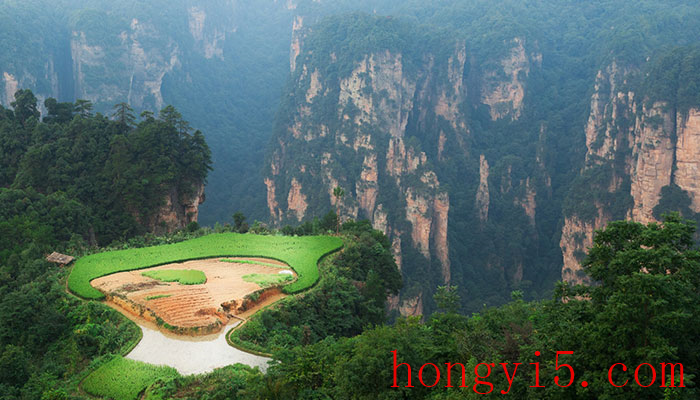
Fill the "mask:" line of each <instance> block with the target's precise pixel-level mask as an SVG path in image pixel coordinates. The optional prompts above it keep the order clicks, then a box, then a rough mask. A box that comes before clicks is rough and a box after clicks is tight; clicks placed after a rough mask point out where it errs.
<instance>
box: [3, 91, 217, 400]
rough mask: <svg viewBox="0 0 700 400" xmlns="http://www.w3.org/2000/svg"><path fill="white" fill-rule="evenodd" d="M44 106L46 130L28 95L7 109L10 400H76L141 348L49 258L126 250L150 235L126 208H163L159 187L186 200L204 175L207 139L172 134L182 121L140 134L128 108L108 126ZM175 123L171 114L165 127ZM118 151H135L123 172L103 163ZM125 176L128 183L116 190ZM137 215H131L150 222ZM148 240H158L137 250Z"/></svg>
mask: <svg viewBox="0 0 700 400" xmlns="http://www.w3.org/2000/svg"><path fill="white" fill-rule="evenodd" d="M46 103H47V107H49V108H50V109H51V112H49V113H48V114H46V115H45V116H44V121H40V118H39V114H38V111H37V104H36V99H35V98H34V96H33V94H32V93H31V92H29V91H26V90H25V91H20V92H19V93H18V96H17V99H16V103H15V107H14V110H9V109H6V108H2V107H0V175H1V177H0V182H1V183H0V397H1V398H3V399H19V398H24V399H41V398H51V399H64V398H67V396H68V395H69V394H70V393H77V385H78V383H79V382H80V380H81V379H83V378H84V377H85V375H86V372H89V370H90V368H91V361H92V360H94V359H99V358H100V357H101V356H103V355H108V354H123V353H125V352H127V351H129V350H130V349H131V348H132V347H133V346H134V345H135V344H136V342H137V341H138V340H139V338H140V331H139V329H138V327H137V326H136V325H134V324H133V323H132V322H130V321H129V320H128V319H126V318H125V317H124V316H122V315H121V314H120V313H118V312H117V311H114V310H112V309H110V308H108V307H106V306H104V305H102V304H99V303H94V302H84V301H82V300H79V299H77V298H76V297H74V296H71V295H69V294H68V293H66V278H67V273H66V270H65V269H62V268H59V267H57V266H56V265H55V264H50V263H48V262H47V261H45V260H44V259H43V258H44V257H45V255H47V254H49V253H51V252H52V251H59V252H64V253H68V254H72V255H76V256H80V255H82V254H84V253H86V252H89V251H94V250H93V248H91V247H89V246H90V245H91V244H92V245H96V244H98V243H99V244H102V245H106V244H109V243H110V242H112V240H113V239H119V240H120V241H122V240H131V239H132V236H133V235H134V234H136V233H137V232H143V229H144V227H143V226H142V225H140V224H138V223H136V222H135V219H134V217H133V216H132V215H130V214H129V212H127V210H126V207H127V206H128V205H129V200H128V199H129V198H131V200H134V199H137V198H139V197H142V200H143V201H144V202H149V201H151V202H152V204H151V205H157V204H159V201H160V199H157V197H158V196H160V195H162V194H163V193H165V191H166V190H167V189H166V188H164V187H162V186H160V185H161V184H162V185H182V186H180V187H181V188H182V189H186V187H187V186H189V185H190V184H191V183H192V181H191V180H193V179H195V180H197V179H198V180H203V179H204V176H205V175H206V172H207V168H208V167H207V166H208V150H207V148H206V144H205V143H204V142H203V137H202V135H201V134H198V133H195V134H194V135H191V134H190V133H189V131H188V132H184V133H181V132H178V131H177V130H175V128H174V126H173V123H174V122H175V121H179V122H184V121H183V120H182V119H181V118H180V117H178V118H176V119H175V120H171V121H170V122H166V120H165V119H161V118H159V119H155V118H153V117H147V118H144V119H143V120H142V121H141V122H139V123H138V124H134V120H133V119H132V118H131V113H130V112H129V109H128V106H126V105H122V106H121V107H119V108H118V109H117V110H115V111H119V109H121V111H126V113H122V117H125V118H119V117H117V118H116V119H109V118H107V117H105V116H103V115H101V114H95V115H92V114H91V112H90V111H89V106H90V105H89V103H86V102H78V103H57V102H54V101H52V100H51V99H49V100H47V102H46ZM175 113H176V112H175V110H174V109H168V110H166V111H165V113H163V114H161V116H162V118H165V117H166V116H167V115H171V116H175V115H177V114H175ZM118 143H121V144H123V145H125V146H129V147H128V148H129V149H131V150H132V151H133V152H134V153H133V154H126V156H128V158H126V159H124V160H123V161H126V160H132V161H134V162H133V163H132V164H131V165H129V164H128V163H127V164H122V165H121V166H120V168H122V169H121V170H114V169H111V168H109V167H108V164H110V163H117V161H118V160H117V158H116V154H119V153H118V152H117V149H116V144H118ZM112 145H115V147H112ZM132 157H139V158H138V159H136V158H132ZM136 160H138V162H137V161H136ZM188 163H191V165H188ZM189 166H191V167H193V168H192V169H190V168H188V167H189ZM120 171H121V172H122V174H123V173H126V174H127V175H122V176H121V177H120V178H122V177H123V178H124V179H125V180H119V179H116V180H114V179H113V178H116V177H115V176H114V175H113V174H115V173H118V172H120ZM135 176H138V180H136V179H135ZM127 177H128V178H127ZM127 179H128V180H127ZM148 179H150V180H148ZM121 196H125V197H121ZM136 204H137V206H138V207H139V208H137V209H135V210H133V211H137V212H139V213H144V214H147V213H149V212H151V211H152V210H149V209H146V208H141V204H142V203H140V202H137V203H136ZM180 236H181V235H180ZM177 237H179V236H175V237H173V238H170V239H168V240H171V241H172V240H175V239H176V238H177ZM148 240H155V238H153V236H152V235H150V236H147V237H144V238H141V239H139V240H137V241H136V242H134V243H133V245H137V244H138V242H139V241H148ZM158 240H160V239H158ZM158 240H155V241H156V242H157V241H158ZM113 244H114V245H115V246H125V244H124V243H123V242H122V243H121V244H119V243H117V242H114V243H113Z"/></svg>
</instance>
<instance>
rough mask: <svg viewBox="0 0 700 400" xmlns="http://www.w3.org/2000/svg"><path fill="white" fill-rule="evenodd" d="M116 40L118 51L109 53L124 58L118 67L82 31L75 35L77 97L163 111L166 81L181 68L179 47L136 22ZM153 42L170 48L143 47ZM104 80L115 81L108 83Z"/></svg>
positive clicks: (72, 45) (105, 51) (73, 53)
mask: <svg viewBox="0 0 700 400" xmlns="http://www.w3.org/2000/svg"><path fill="white" fill-rule="evenodd" d="M202 23H203V21H202ZM194 27H195V28H196V23H195V26H194ZM195 32H196V31H195ZM117 39H118V41H119V43H120V45H119V47H117V48H110V49H109V52H110V53H112V52H118V53H119V54H121V56H120V57H119V58H117V61H116V63H115V62H114V60H113V56H110V57H108V56H107V49H105V48H104V47H103V45H101V44H100V43H96V42H94V41H92V40H91V39H90V37H89V36H88V35H87V34H86V33H85V32H83V31H74V32H73V34H72V39H71V42H70V47H71V56H72V59H73V75H74V80H75V96H76V97H77V98H83V99H87V100H90V101H92V102H94V103H97V102H98V101H99V102H101V103H107V104H114V103H116V102H119V101H121V100H123V99H126V100H127V102H128V103H129V104H131V105H132V106H133V107H135V108H139V109H142V108H152V109H161V108H162V107H163V106H164V101H163V95H162V92H161V87H162V84H163V77H164V76H165V75H166V74H167V73H169V72H170V71H172V70H173V69H174V68H176V67H177V66H179V65H180V50H179V48H178V45H177V43H175V42H174V41H173V40H172V39H165V38H163V37H161V34H160V33H159V32H158V31H157V30H156V29H155V27H154V26H152V25H151V24H149V23H145V22H141V21H139V20H138V19H136V18H134V19H133V20H132V21H131V24H130V28H129V30H128V31H123V32H121V33H120V34H119V36H118V38H117ZM153 40H164V41H165V42H166V43H167V45H166V46H165V47H149V46H144V45H143V43H148V42H151V41H153ZM104 76H111V77H112V79H109V80H105V79H104Z"/></svg>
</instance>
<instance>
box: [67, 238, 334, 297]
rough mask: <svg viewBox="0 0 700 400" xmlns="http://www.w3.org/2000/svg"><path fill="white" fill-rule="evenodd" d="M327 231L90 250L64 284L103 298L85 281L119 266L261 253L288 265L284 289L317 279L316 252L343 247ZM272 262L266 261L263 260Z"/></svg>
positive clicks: (122, 268) (127, 268) (133, 267)
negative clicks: (293, 276) (292, 276)
mask: <svg viewBox="0 0 700 400" xmlns="http://www.w3.org/2000/svg"><path fill="white" fill-rule="evenodd" d="M342 245H343V242H342V240H341V239H339V238H337V237H332V236H303V237H290V236H264V235H252V234H238V233H220V234H212V235H207V236H203V237H200V238H196V239H192V240H187V241H184V242H180V243H174V244H167V245H162V246H153V247H145V248H139V249H128V250H119V251H111V252H105V253H99V254H93V255H90V256H87V257H83V258H80V259H79V260H77V261H76V263H75V266H74V267H73V270H72V271H71V274H70V276H69V277H68V288H69V289H70V290H71V291H72V292H73V293H75V294H77V295H79V296H81V297H83V298H86V299H96V300H99V299H103V298H104V297H105V296H104V294H103V293H102V292H100V291H99V290H97V289H95V288H94V287H92V286H91V285H90V281H92V280H93V279H96V278H99V277H102V276H105V275H109V274H113V273H116V272H122V271H132V270H136V269H144V268H149V267H153V266H157V265H163V264H168V263H175V262H181V261H185V260H192V259H202V258H210V257H236V256H238V257H265V258H270V259H275V260H280V261H283V262H285V263H286V264H288V265H289V266H290V267H291V268H292V269H293V270H294V271H295V272H296V273H297V275H298V279H297V280H296V281H295V282H293V283H291V284H289V285H287V286H285V288H284V291H285V292H287V293H297V292H299V291H302V290H304V289H307V288H309V287H310V286H311V285H313V284H314V283H316V281H317V280H318V276H319V274H318V266H317V263H318V261H319V259H320V258H321V257H323V256H324V255H326V254H328V253H331V252H333V251H335V250H338V249H339V248H340V247H342ZM264 262H268V263H271V261H264Z"/></svg>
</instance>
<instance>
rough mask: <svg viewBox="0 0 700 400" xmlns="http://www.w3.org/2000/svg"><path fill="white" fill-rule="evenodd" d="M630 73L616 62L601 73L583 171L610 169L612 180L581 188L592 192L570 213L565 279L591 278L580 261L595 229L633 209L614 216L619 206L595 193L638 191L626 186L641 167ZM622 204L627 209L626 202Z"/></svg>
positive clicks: (565, 234)
mask: <svg viewBox="0 0 700 400" xmlns="http://www.w3.org/2000/svg"><path fill="white" fill-rule="evenodd" d="M630 73H631V71H629V70H627V69H624V68H621V67H619V66H618V64H617V63H616V62H613V63H611V65H610V66H608V67H607V68H605V69H602V70H600V71H598V74H597V75H596V81H595V87H594V93H593V95H592V96H591V108H590V113H589V116H588V121H587V123H586V126H585V135H586V158H585V165H584V167H583V169H582V170H581V174H586V173H589V171H595V170H597V171H609V172H608V175H607V177H608V179H607V180H604V181H602V182H601V181H597V182H596V183H595V186H584V187H577V188H575V190H580V191H582V192H586V195H585V196H584V197H586V198H587V199H586V200H585V204H581V205H579V206H578V207H577V208H578V210H576V212H574V213H571V214H570V215H565V219H564V226H563V228H562V234H561V238H560V241H559V246H560V248H561V251H562V261H563V266H562V279H563V280H565V281H567V282H571V283H574V284H576V283H584V282H586V275H585V273H583V271H582V269H581V265H580V263H581V261H582V260H583V257H584V256H585V254H586V253H587V252H588V249H589V248H590V247H591V246H592V245H593V235H594V232H595V231H596V230H597V229H602V228H604V227H605V225H606V224H607V223H608V222H609V221H610V220H612V219H619V218H625V216H626V215H627V214H629V212H627V214H622V215H620V214H617V215H612V214H611V212H610V209H611V208H612V206H613V205H612V204H606V203H605V202H603V201H600V200H598V198H599V197H600V195H598V197H595V196H594V195H593V194H592V193H619V192H625V191H627V193H626V194H625V193H620V194H619V195H618V196H616V197H619V198H624V197H625V196H630V192H631V191H633V190H632V189H630V187H629V186H625V187H623V181H624V177H625V176H629V175H630V174H635V172H633V171H635V170H636V168H635V166H634V164H635V163H634V161H633V154H632V147H634V142H635V137H636V136H637V130H638V123H637V122H635V120H636V114H635V109H636V104H635V95H634V93H633V92H632V91H630V90H629V89H628V88H627V79H628V76H629V75H630ZM646 157H648V156H646V155H642V158H646ZM620 160H622V162H620ZM642 165H644V163H642ZM598 173H599V174H601V173H602V172H598ZM643 175H644V173H642V176H643ZM633 182H634V181H633ZM632 185H633V186H634V185H635V184H634V183H632ZM638 186H639V185H638ZM639 197H641V192H640V195H639ZM582 208H592V209H593V212H592V213H590V214H591V215H587V216H585V217H583V216H582V215H580V209H582ZM622 208H623V210H624V207H622ZM652 208H653V206H652ZM618 212H619V211H618ZM623 212H624V211H623Z"/></svg>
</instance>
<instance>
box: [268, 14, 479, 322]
mask: <svg viewBox="0 0 700 400" xmlns="http://www.w3.org/2000/svg"><path fill="white" fill-rule="evenodd" d="M294 25H295V28H294V34H293V38H302V37H303V36H304V35H305V34H306V33H307V31H305V30H303V29H302V28H301V26H302V20H301V19H300V18H298V19H297V20H296V22H295V24H294ZM302 44H303V43H302V42H301V40H299V41H296V39H295V40H293V43H292V49H291V54H290V61H291V63H292V65H291V68H292V71H295V72H294V73H293V76H294V80H295V85H296V87H298V88H300V89H301V90H303V93H304V95H303V96H302V97H294V99H295V100H296V101H295V105H294V107H293V108H294V111H293V112H292V113H291V114H290V115H289V121H290V122H289V123H288V124H286V125H285V126H282V127H280V134H279V135H278V137H277V140H276V141H275V146H274V147H273V150H272V153H271V158H272V159H273V160H276V161H274V162H273V165H271V167H270V168H269V170H268V173H267V176H266V178H265V184H266V185H267V188H268V192H267V195H268V208H269V210H270V215H271V216H272V217H273V221H275V222H276V223H278V224H283V223H284V222H285V221H287V220H297V221H298V220H301V219H302V218H304V217H306V216H307V215H308V211H306V210H307V207H308V208H311V207H316V209H317V213H316V215H318V214H319V213H320V212H324V211H323V209H324V208H325V209H326V210H328V209H335V208H336V201H338V200H337V199H336V198H335V197H334V196H333V189H334V188H335V187H337V186H340V187H343V188H344V189H345V196H344V197H343V198H342V199H340V202H341V203H340V204H339V206H340V213H341V219H342V218H347V217H350V218H368V219H369V220H370V221H371V222H372V224H373V226H374V227H375V228H376V229H379V230H381V231H383V232H384V233H386V234H387V235H388V236H389V237H390V239H391V241H392V248H393V253H394V255H395V258H396V260H397V262H398V263H399V264H402V263H403V262H405V260H403V259H402V245H404V246H406V245H408V246H412V247H414V248H415V249H417V250H418V252H419V253H420V254H421V255H422V256H423V257H424V258H425V259H426V260H428V261H430V262H434V263H435V265H436V267H437V269H436V271H435V275H436V276H438V277H439V282H442V283H445V282H450V280H451V270H450V265H451V263H450V252H449V240H448V232H449V213H450V198H449V195H448V193H447V192H446V191H445V190H444V189H443V188H442V187H441V183H440V178H439V176H438V174H437V173H436V171H435V169H434V168H432V167H431V166H430V162H429V157H428V154H427V153H426V151H423V150H422V149H421V148H420V146H419V145H418V144H417V142H416V141H415V138H413V139H411V140H409V139H407V137H406V136H407V133H406V132H407V129H408V128H407V127H408V124H409V120H410V119H411V118H414V119H415V120H416V121H417V123H419V124H426V125H428V124H434V122H430V121H431V120H430V118H433V120H432V121H437V120H438V119H439V120H440V121H446V122H447V128H443V129H441V132H440V133H439V135H440V136H441V137H442V139H441V142H442V144H441V145H439V146H440V147H442V150H440V152H441V153H445V151H446V149H445V146H446V143H447V142H448V141H455V142H456V143H460V140H461V143H464V142H465V140H464V139H465V137H466V135H468V134H469V132H468V129H467V124H466V121H465V119H464V116H463V115H462V113H461V112H460V109H459V107H460V104H462V103H463V102H464V101H466V88H465V82H464V68H465V63H466V50H465V47H464V44H463V43H462V44H459V43H458V44H457V46H456V47H455V50H454V53H453V54H451V55H449V57H447V58H446V59H445V60H442V62H441V63H439V64H438V63H437V62H436V60H435V59H434V58H433V57H426V59H425V60H424V64H423V65H422V66H421V67H420V68H419V70H418V71H415V70H412V71H411V72H407V71H406V66H405V60H404V56H403V54H401V53H397V52H391V51H378V52H374V53H369V54H366V55H365V56H363V57H362V58H360V59H358V61H357V62H356V63H355V64H354V66H353V68H352V69H351V70H349V71H348V73H347V75H345V76H339V77H335V76H333V75H325V74H324V72H323V71H324V70H323V69H322V68H320V66H318V65H313V64H311V63H310V61H309V60H310V53H308V52H305V51H304V50H303V49H301V48H300V47H298V46H301V45H302ZM323 57H325V55H324V56H323ZM328 57H329V62H330V63H333V62H334V60H335V57H334V53H330V54H329V55H328ZM440 68H442V69H441V70H439V69H440ZM438 70H439V72H438ZM438 73H439V74H442V75H440V76H447V77H448V79H447V80H442V81H440V83H439V84H438V80H437V79H436V76H437V74H438ZM329 102H332V103H335V104H337V106H336V112H335V118H324V120H323V121H322V122H318V119H317V118H316V119H315V118H314V115H315V114H318V113H323V112H325V111H322V110H326V109H325V108H324V109H321V108H319V107H324V106H325V107H327V104H328V103H329ZM426 110H434V112H433V113H428V112H426ZM450 128H451V129H450ZM437 145H438V144H437V143H436V148H437ZM308 149H314V150H313V151H312V152H309V150H308ZM293 154H305V155H306V156H305V157H304V160H302V159H299V158H296V159H295V158H293V157H292V155H293ZM302 166H303V168H302ZM291 171H294V173H291ZM300 176H303V179H301V178H300ZM302 180H303V182H304V189H303V193H302V189H298V188H297V187H298V186H299V182H301V181H302ZM307 182H308V184H307ZM280 187H291V188H292V189H290V192H289V195H288V198H287V202H286V203H287V205H286V206H284V203H285V202H284V201H280V200H281V199H279V198H278V196H279V194H278V190H279V188H280ZM304 196H305V197H304ZM302 200H303V201H302ZM324 204H325V206H324ZM397 207H400V208H401V211H399V212H398V213H397V212H395V210H396V209H397ZM318 208H320V210H319V209H318ZM305 211H306V212H305ZM431 260H432V261H431ZM411 262H412V263H416V262H419V261H418V260H413V259H412V260H411ZM422 301H423V298H422V296H411V299H403V298H402V299H401V300H400V301H399V299H394V300H392V301H391V303H392V304H393V306H394V308H395V309H399V310H401V312H402V313H411V314H413V313H422V311H423V308H422V307H423V305H422Z"/></svg>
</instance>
